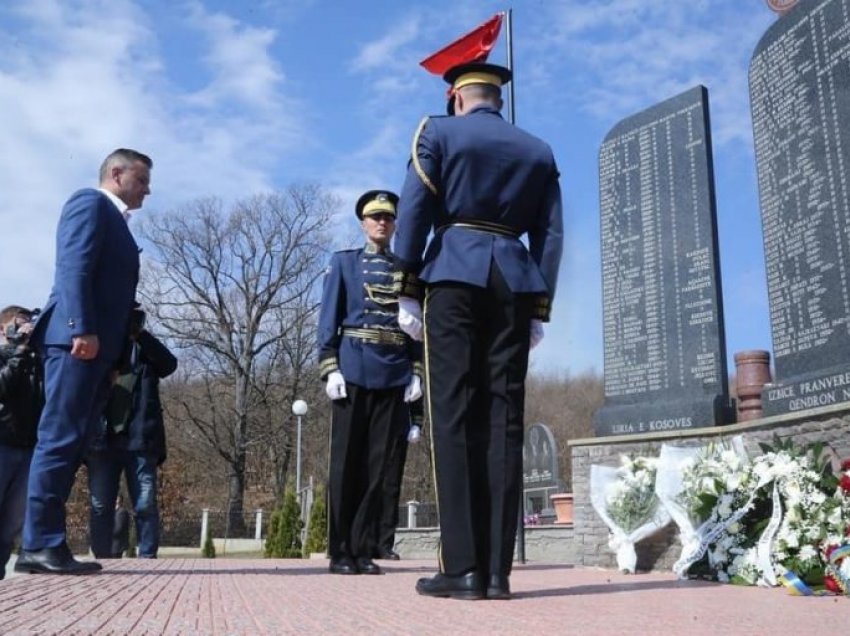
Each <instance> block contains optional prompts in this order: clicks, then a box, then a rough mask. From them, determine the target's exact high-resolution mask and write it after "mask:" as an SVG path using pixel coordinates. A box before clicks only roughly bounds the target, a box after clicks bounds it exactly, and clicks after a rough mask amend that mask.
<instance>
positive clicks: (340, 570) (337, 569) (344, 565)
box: [328, 556, 358, 574]
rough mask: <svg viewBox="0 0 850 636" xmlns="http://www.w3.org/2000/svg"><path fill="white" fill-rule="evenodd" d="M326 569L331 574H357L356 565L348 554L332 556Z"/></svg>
mask: <svg viewBox="0 0 850 636" xmlns="http://www.w3.org/2000/svg"><path fill="white" fill-rule="evenodd" d="M328 570H330V572H331V574H358V572H357V567H356V566H355V565H354V561H352V560H351V557H349V556H341V557H337V558H335V559H334V558H332V559H331V564H330V565H329V566H328Z"/></svg>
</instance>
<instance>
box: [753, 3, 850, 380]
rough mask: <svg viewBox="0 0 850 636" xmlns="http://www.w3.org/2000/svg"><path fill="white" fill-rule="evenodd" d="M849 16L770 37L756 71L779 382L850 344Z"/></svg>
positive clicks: (824, 6) (846, 8) (833, 14)
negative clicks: (790, 370) (789, 371)
mask: <svg viewBox="0 0 850 636" xmlns="http://www.w3.org/2000/svg"><path fill="white" fill-rule="evenodd" d="M848 16H850V0H831V1H827V2H823V3H821V4H820V5H819V6H817V7H816V8H815V9H814V10H812V11H811V12H809V13H808V14H806V15H805V16H804V17H803V18H802V19H798V20H796V21H795V22H793V23H791V24H790V25H789V26H788V28H786V29H784V30H778V29H777V30H776V32H777V35H776V36H775V37H772V38H771V37H766V38H765V39H763V40H762V43H761V44H760V47H759V49H757V51H756V53H755V55H754V56H753V60H752V63H751V65H750V97H751V103H752V111H753V129H754V134H755V145H756V158H757V163H758V178H759V190H760V197H761V213H762V225H763V228H764V249H765V263H766V268H767V282H768V291H769V295H770V317H771V324H772V327H773V351H774V356H775V359H776V364H777V375H781V371H782V367H783V364H786V365H789V366H790V365H791V364H792V363H793V365H794V367H795V368H799V367H800V366H801V365H800V364H798V363H799V362H801V361H803V360H805V361H808V362H810V363H814V364H818V363H820V364H822V363H824V362H830V361H829V360H824V358H823V356H826V357H827V358H830V357H832V356H833V354H839V353H841V352H840V351H836V348H837V347H836V346H837V345H838V343H839V342H844V343H847V342H848V341H849V340H848V332H847V324H848V317H850V293H848V280H847V278H848V258H847V257H848V249H850V241H848V228H850V208H848V201H850V196H848V195H850V190H848V186H850V184H849V183H848V174H847V173H848V170H849V169H850V155H848V151H850V127H848V118H850V92H848V90H847V87H848V83H850V20H849V19H848ZM777 26H779V25H777ZM840 357H841V358H842V359H843V361H844V362H846V359H845V358H844V356H843V355H841V356H840Z"/></svg>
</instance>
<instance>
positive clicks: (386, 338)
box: [342, 327, 407, 347]
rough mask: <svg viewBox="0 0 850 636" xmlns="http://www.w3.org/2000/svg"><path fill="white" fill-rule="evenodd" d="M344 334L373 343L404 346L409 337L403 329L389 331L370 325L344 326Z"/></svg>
mask: <svg viewBox="0 0 850 636" xmlns="http://www.w3.org/2000/svg"><path fill="white" fill-rule="evenodd" d="M342 335H343V336H348V337H349V338H357V339H358V340H363V341H365V342H371V343H372V344H388V345H397V346H399V347H402V346H404V345H406V344H407V339H406V338H405V336H404V334H403V333H402V332H401V331H388V330H386V329H370V328H368V327H343V329H342Z"/></svg>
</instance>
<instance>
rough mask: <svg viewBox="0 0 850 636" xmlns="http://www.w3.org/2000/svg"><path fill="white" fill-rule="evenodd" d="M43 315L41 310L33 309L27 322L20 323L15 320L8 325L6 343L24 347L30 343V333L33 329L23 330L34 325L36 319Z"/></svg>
mask: <svg viewBox="0 0 850 636" xmlns="http://www.w3.org/2000/svg"><path fill="white" fill-rule="evenodd" d="M40 313H41V309H33V310H32V311H31V312H29V319H28V320H27V321H26V322H20V323H19V322H18V321H17V320H13V321H12V322H10V323H9V324H8V325H6V332H5V334H4V335H5V336H6V341H7V342H8V343H9V344H12V345H18V346H19V345H24V344H26V343H27V342H28V341H29V338H30V332H31V331H32V329H22V327H24V326H25V325H32V324H33V323H34V322H35V319H36V318H37V317H38V315H39V314H40Z"/></svg>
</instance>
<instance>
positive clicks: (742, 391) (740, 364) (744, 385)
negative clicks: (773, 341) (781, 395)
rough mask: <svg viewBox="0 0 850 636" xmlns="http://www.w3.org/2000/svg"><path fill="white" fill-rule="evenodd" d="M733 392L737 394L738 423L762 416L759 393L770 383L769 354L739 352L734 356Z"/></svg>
mask: <svg viewBox="0 0 850 636" xmlns="http://www.w3.org/2000/svg"><path fill="white" fill-rule="evenodd" d="M735 368H736V379H735V392H736V393H737V394H738V400H737V402H738V421H739V422H748V421H750V420H757V419H759V418H760V417H761V416H762V409H761V391H762V389H763V388H764V385H765V384H767V383H768V382H770V354H769V353H768V352H767V351H761V350H753V351H739V352H738V353H736V354H735Z"/></svg>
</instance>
